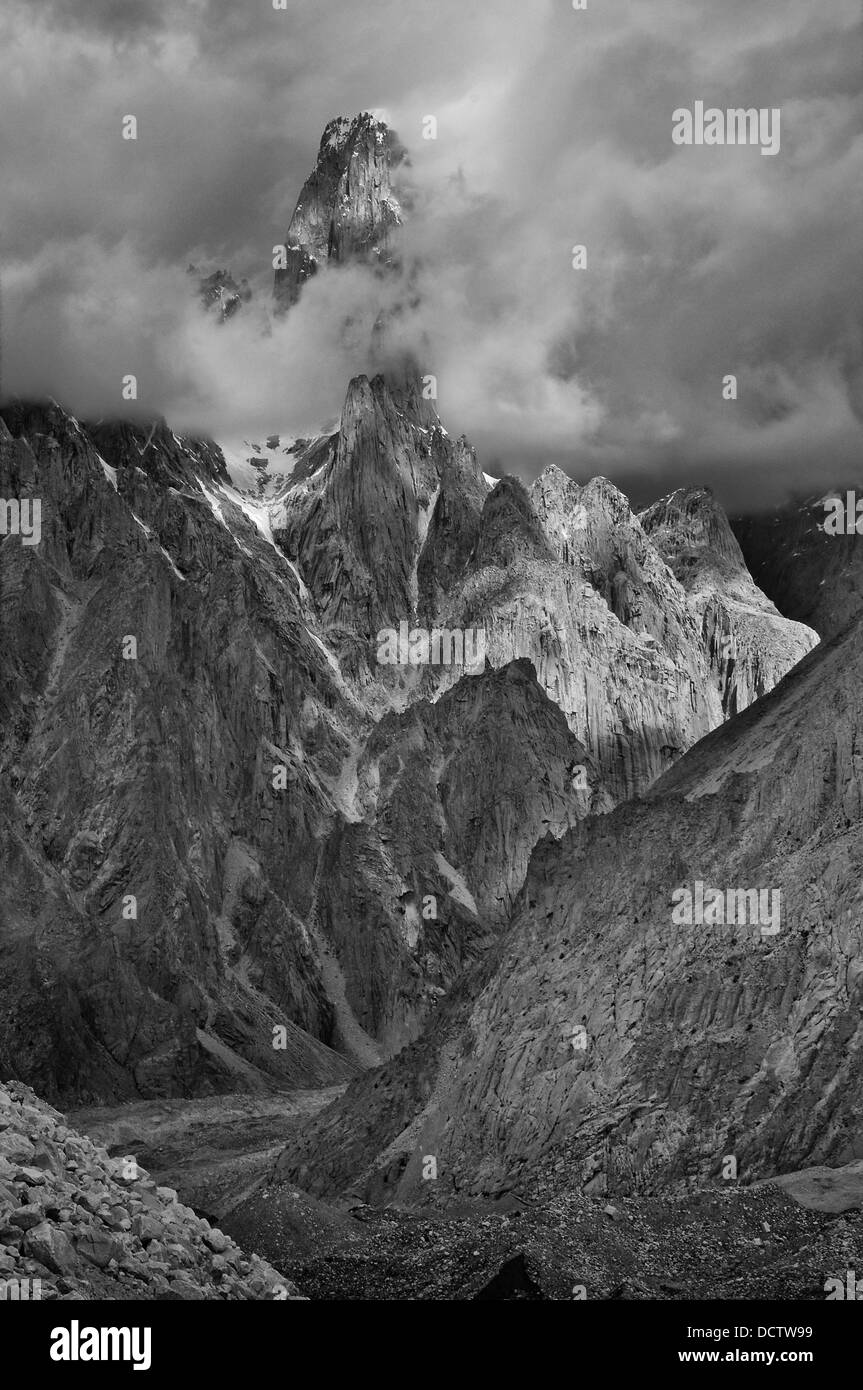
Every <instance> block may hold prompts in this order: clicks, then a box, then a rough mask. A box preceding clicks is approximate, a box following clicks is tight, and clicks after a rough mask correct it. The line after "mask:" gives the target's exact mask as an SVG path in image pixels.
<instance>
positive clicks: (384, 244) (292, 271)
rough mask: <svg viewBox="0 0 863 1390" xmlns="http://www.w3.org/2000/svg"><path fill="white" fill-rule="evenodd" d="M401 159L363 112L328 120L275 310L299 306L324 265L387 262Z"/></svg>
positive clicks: (396, 222)
mask: <svg viewBox="0 0 863 1390" xmlns="http://www.w3.org/2000/svg"><path fill="white" fill-rule="evenodd" d="M404 160H405V151H404V149H403V147H402V146H401V144H400V143H399V141H398V138H397V137H396V135H395V134H394V133H393V131H391V130H390V128H389V127H388V126H387V125H386V124H385V123H384V122H383V121H379V120H376V119H375V118H374V117H373V116H371V115H370V114H369V113H368V112H367V111H366V112H362V113H361V114H360V115H358V116H355V117H353V119H351V118H349V117H347V116H339V117H337V118H336V119H335V120H333V121H330V123H329V124H328V125H327V127H326V129H325V130H324V133H323V136H322V137H321V145H320V149H319V151H318V157H317V161H316V164H315V168H314V170H313V172H312V173H311V175H310V176H309V178H308V179H307V180H306V182H305V183H304V184H303V187H302V189H301V191H300V196H299V198H298V200H297V205H296V207H295V209H294V213H293V216H292V218H291V221H290V224H289V226H288V230H287V233H286V235H285V241H284V245H285V248H286V261H287V264H286V265H285V267H284V268H281V269H277V270H276V273H275V284H274V296H275V302H276V305H277V307H278V308H280V309H282V310H284V309H287V308H289V307H290V306H291V305H292V304H294V303H296V301H297V299H298V298H299V295H300V291H301V289H302V287H303V285H304V283H305V282H306V280H308V279H309V277H310V276H311V275H314V274H316V272H317V271H318V270H319V269H320V267H321V266H325V265H327V264H330V263H332V264H344V263H345V262H346V261H349V260H357V259H362V260H365V261H371V262H372V263H373V264H380V265H386V264H387V263H388V261H389V258H390V257H391V255H392V234H393V231H394V229H395V228H396V227H398V226H400V225H401V221H402V209H401V205H400V203H399V198H398V195H397V188H396V180H395V175H396V173H397V171H398V168H399V166H400V165H401V164H403V163H404Z"/></svg>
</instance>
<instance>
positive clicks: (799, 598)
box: [731, 483, 863, 639]
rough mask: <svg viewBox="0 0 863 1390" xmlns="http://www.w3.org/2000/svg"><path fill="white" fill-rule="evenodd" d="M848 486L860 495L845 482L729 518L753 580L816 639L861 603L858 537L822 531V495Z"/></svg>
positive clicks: (860, 492) (861, 490)
mask: <svg viewBox="0 0 863 1390" xmlns="http://www.w3.org/2000/svg"><path fill="white" fill-rule="evenodd" d="M849 490H850V491H853V492H854V493H855V497H857V498H863V487H861V486H860V484H859V483H849V484H848V486H847V487H845V486H844V485H843V486H841V487H838V488H836V489H834V490H831V491H830V492H828V493H826V494H825V495H824V496H822V497H808V498H805V499H798V500H797V501H794V502H790V503H788V505H787V506H785V507H782V508H780V509H779V510H778V511H776V512H773V513H763V514H759V515H755V516H737V517H734V518H733V520H732V523H731V524H732V526H733V528H734V534H735V536H736V537H737V540H738V541H739V543H740V547H741V550H742V553H743V556H744V558H745V561H746V564H747V565H748V566H749V569H750V570H751V572H752V574H753V576H754V578H755V581H756V583H757V584H759V585H760V586H761V588H762V589H763V590H764V592H765V594H767V595H768V597H769V598H770V599H772V600H773V602H774V603H775V604H776V606H777V608H778V609H779V610H780V612H782V613H784V614H785V616H786V617H788V618H795V619H797V621H798V622H801V623H808V625H809V626H810V627H813V628H814V629H815V631H816V632H817V633H818V634H819V636H820V637H821V638H822V639H826V638H828V637H832V636H834V634H835V633H837V632H841V631H842V629H843V627H845V625H846V624H847V623H849V622H850V621H851V619H852V618H854V617H855V616H856V615H857V614H858V613H859V612H860V610H861V608H863V549H861V541H863V537H860V536H858V535H857V534H856V532H854V533H852V534H850V535H845V534H839V535H835V536H834V535H828V534H826V533H825V531H824V521H825V518H826V517H827V515H828V509H827V508H826V507H825V505H824V502H825V500H826V498H829V497H841V498H845V496H846V494H847V492H848V491H849Z"/></svg>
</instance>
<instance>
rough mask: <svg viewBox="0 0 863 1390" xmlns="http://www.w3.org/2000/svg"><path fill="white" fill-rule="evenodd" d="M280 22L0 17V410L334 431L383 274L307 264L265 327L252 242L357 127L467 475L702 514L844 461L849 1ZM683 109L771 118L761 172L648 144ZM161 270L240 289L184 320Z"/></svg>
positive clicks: (167, 2)
mask: <svg viewBox="0 0 863 1390" xmlns="http://www.w3.org/2000/svg"><path fill="white" fill-rule="evenodd" d="M288 5H289V8H288V10H286V11H279V10H274V9H273V7H272V0H182V2H181V3H175V0H42V3H40V4H39V5H34V4H33V3H32V0H4V3H3V8H2V13H0V52H2V53H3V79H2V82H0V130H2V146H0V148H2V155H0V173H2V182H0V254H2V260H0V279H2V289H3V315H4V317H3V322H2V350H3V389H4V391H5V392H6V393H9V392H15V393H22V394H24V393H26V394H31V395H32V394H35V395H42V394H46V393H50V394H52V395H55V396H56V397H58V399H60V400H61V401H63V403H64V404H67V405H68V406H69V407H70V408H71V409H72V410H73V411H74V412H76V413H77V414H79V415H82V416H91V415H94V414H113V413H118V412H120V411H121V410H122V409H123V403H122V401H121V398H120V378H121V377H122V375H123V374H124V373H127V372H130V373H135V375H136V376H137V378H138V381H139V395H140V401H139V404H140V407H141V409H142V410H143V411H144V412H145V413H154V412H158V413H162V414H164V415H166V416H167V418H168V420H169V422H170V423H171V424H172V425H173V426H174V428H176V429H178V430H179V429H197V430H202V431H205V432H207V433H210V434H213V435H214V436H215V437H216V438H220V437H221V438H229V439H236V438H237V437H242V436H245V437H247V438H260V437H261V436H262V435H265V434H269V433H274V432H283V433H294V434H298V433H308V432H310V431H312V430H314V429H316V428H321V427H323V426H325V425H327V424H329V423H331V422H332V421H333V420H335V419H337V417H338V413H339V409H340V406H341V402H342V400H343V398H344V394H345V388H346V385H347V381H348V379H349V378H350V376H351V375H352V374H354V373H356V372H360V371H364V370H368V369H369V367H370V362H369V360H368V358H367V350H368V349H367V337H366V335H365V334H363V333H358V334H356V335H354V337H353V339H352V338H351V336H350V335H347V336H346V335H345V333H344V323H345V319H346V317H348V316H352V317H353V318H354V319H355V321H358V322H360V321H363V318H364V316H368V315H370V314H373V313H374V312H375V311H376V309H377V307H378V300H379V299H380V297H381V295H382V294H383V295H384V296H386V295H392V294H394V293H395V289H393V288H392V287H391V288H390V289H387V290H382V289H381V284H380V281H378V280H374V279H373V278H372V277H371V276H370V275H368V274H366V273H365V272H364V271H362V270H359V269H355V270H351V271H347V272H334V273H333V274H330V275H322V276H319V277H317V279H316V280H315V281H314V282H312V283H311V284H310V285H309V286H308V287H307V289H306V291H305V292H304V294H303V297H302V300H301V302H300V304H299V306H298V307H297V308H296V309H295V310H294V311H293V312H292V313H291V314H290V315H288V317H287V319H286V320H285V321H284V322H283V323H281V324H278V325H277V326H276V327H275V329H273V330H272V331H268V329H267V322H266V320H267V311H268V296H269V290H270V286H271V282H272V248H273V245H274V244H275V243H277V242H279V241H281V240H282V239H283V237H284V234H285V231H286V229H287V225H288V221H289V219H290V215H291V212H292V211H293V207H294V203H295V201H296V198H297V195H298V192H299V189H300V187H301V185H302V183H303V181H304V179H305V178H306V176H307V175H308V174H309V172H310V171H311V169H312V167H313V164H314V159H315V154H316V151H317V147H318V143H319V140H320V135H321V131H322V129H323V126H324V125H325V124H326V122H327V121H328V120H329V119H330V118H331V117H333V116H335V115H340V114H347V115H352V114H355V113H356V112H358V111H361V110H369V109H371V110H377V111H382V112H385V113H386V114H387V116H388V118H389V119H390V121H391V123H392V124H393V126H394V127H395V128H396V130H397V131H398V133H399V135H400V136H401V138H402V140H403V142H404V143H405V144H406V145H407V147H408V149H409V151H410V154H411V159H412V177H413V178H414V180H415V182H416V184H417V187H418V211H417V214H416V218H415V221H414V223H412V224H411V226H410V227H409V228H408V229H407V230H406V233H405V237H406V241H407V250H408V251H409V252H411V253H412V252H417V253H418V254H421V259H422V266H423V270H422V273H421V276H420V283H419V288H420V291H421V298H420V304H419V306H418V309H417V310H416V312H415V313H414V314H413V315H412V316H410V317H408V318H407V319H404V320H403V321H402V322H403V332H404V333H405V334H406V335H407V336H408V337H409V338H410V339H412V340H414V341H415V342H416V343H421V344H422V353H423V356H424V360H427V362H428V370H429V371H431V372H434V374H435V375H436V376H437V378H438V383H439V408H440V412H441V416H442V418H443V421H444V423H445V424H446V425H447V427H448V428H449V430H450V432H451V433H462V432H463V433H466V434H467V435H468V437H469V438H470V439H471V440H472V442H473V443H474V444H476V446H477V447H478V449H479V451H480V456H481V462H482V464H483V467H484V468H485V469H486V471H488V472H491V473H500V472H503V471H511V472H517V473H519V474H520V475H521V476H522V477H523V478H525V479H528V478H530V477H532V476H533V475H534V474H535V473H536V472H537V471H539V469H541V468H542V467H543V466H544V465H545V464H546V463H548V462H555V463H558V464H560V465H561V466H562V467H565V468H566V469H567V471H569V472H570V473H571V474H572V475H573V476H574V477H576V478H577V479H579V480H585V479H586V478H588V477H589V476H591V475H592V474H594V473H597V472H601V473H605V474H606V475H607V476H609V477H611V478H613V479H614V480H615V481H616V482H617V483H618V484H619V485H620V486H622V487H624V488H625V489H626V490H627V491H629V492H631V493H632V494H633V495H634V496H636V497H637V498H639V499H640V500H643V499H647V498H649V497H651V496H652V495H654V494H658V493H659V492H661V491H664V490H667V488H668V487H670V486H675V485H678V484H680V483H684V482H685V483H693V484H700V483H702V482H704V481H707V482H709V483H712V484H713V485H714V486H715V487H716V488H717V491H718V492H719V494H720V496H722V498H723V500H724V501H726V503H727V504H728V505H730V506H736V505H745V504H749V503H751V502H753V501H759V500H764V501H766V500H768V498H769V497H771V496H778V495H780V494H781V493H782V492H783V491H784V490H786V489H788V488H792V487H798V486H810V485H818V484H819V483H820V482H822V481H823V482H825V483H827V482H832V481H836V480H839V479H842V478H845V477H848V476H849V475H854V474H856V475H857V476H860V475H861V474H863V468H861V466H860V465H861V441H863V308H861V304H863V293H861V287H863V274H861V267H863V94H861V77H860V74H861V63H863V38H861V29H860V4H859V0H588V8H587V10H585V11H575V10H573V8H572V4H571V0H519V2H518V3H517V2H516V0H484V3H481V4H469V3H466V2H465V0H435V3H433V4H431V3H428V0H362V3H359V0H288ZM699 100H700V101H704V102H705V103H706V104H707V106H717V107H720V108H723V109H724V108H726V107H737V106H744V107H750V106H752V107H757V108H775V107H778V108H779V109H780V111H781V125H780V130H781V147H780V150H779V153H778V154H777V155H776V156H775V157H765V156H762V155H761V153H760V151H759V149H758V148H750V147H701V148H695V147H681V146H677V145H675V144H674V143H673V142H672V139H671V131H672V113H673V111H674V110H675V109H676V108H678V107H690V108H691V107H692V106H693V104H694V102H695V101H699ZM126 114H134V115H135V116H136V117H137V120H138V139H137V141H135V142H132V141H124V140H123V139H122V138H121V123H122V117H123V116H124V115H126ZM428 114H433V115H435V116H436V117H437V120H438V139H437V140H436V141H425V140H423V139H422V118H423V117H424V116H425V115H428ZM577 243H581V244H585V245H586V247H587V269H586V270H574V269H573V268H572V264H571V260H572V247H573V246H574V245H575V244H577ZM190 261H194V262H195V263H196V264H199V265H202V266H203V267H204V268H206V269H210V268H214V267H215V266H217V265H218V266H223V267H230V268H231V269H232V271H233V272H234V274H235V275H236V276H238V277H239V276H242V275H245V276H248V277H249V279H250V281H251V282H252V283H253V284H254V285H255V287H256V289H257V290H258V294H257V295H256V298H255V300H254V301H253V305H252V306H250V307H249V308H248V309H244V311H243V313H242V315H239V316H238V317H237V318H236V319H235V320H233V321H232V322H231V323H229V324H228V325H226V326H225V327H219V326H218V325H217V324H215V322H214V321H212V320H211V319H207V318H205V317H203V316H202V315H201V314H200V313H199V312H198V309H197V307H196V305H195V303H194V301H193V298H192V296H191V294H190V282H189V277H187V276H186V274H185V271H186V266H187V265H188V264H189V262H190ZM727 373H734V374H735V375H736V376H737V378H738V392H739V397H738V400H737V401H724V400H723V399H722V379H723V376H724V375H725V374H727Z"/></svg>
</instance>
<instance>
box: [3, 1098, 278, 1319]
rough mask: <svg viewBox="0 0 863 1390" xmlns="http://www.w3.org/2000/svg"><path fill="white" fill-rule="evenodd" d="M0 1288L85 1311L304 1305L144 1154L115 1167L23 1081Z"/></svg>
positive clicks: (9, 1104) (10, 1159) (7, 1154)
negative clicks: (147, 1163)
mask: <svg viewBox="0 0 863 1390" xmlns="http://www.w3.org/2000/svg"><path fill="white" fill-rule="evenodd" d="M0 1287H2V1295H1V1296H2V1297H4V1298H5V1299H10V1298H17V1299H19V1300H20V1299H29V1300H34V1299H45V1300H55V1299H59V1300H72V1301H75V1302H78V1301H81V1300H84V1301H90V1300H93V1299H135V1300H137V1301H146V1300H151V1299H157V1300H163V1299H171V1300H181V1301H192V1300H201V1299H214V1300H235V1301H236V1300H248V1299H271V1300H272V1299H276V1300H287V1299H291V1300H296V1299H301V1298H302V1297H303V1295H302V1294H300V1293H299V1291H298V1290H297V1288H296V1285H295V1284H293V1283H292V1282H291V1280H290V1279H287V1278H285V1276H284V1275H282V1274H280V1273H279V1272H278V1270H276V1269H274V1268H273V1267H272V1265H270V1264H268V1263H267V1262H266V1261H265V1260H262V1259H261V1258H260V1256H258V1255H252V1256H251V1257H249V1256H247V1255H245V1254H244V1253H243V1251H242V1250H240V1249H239V1247H238V1246H237V1245H235V1244H234V1242H233V1241H232V1240H231V1239H230V1238H229V1237H228V1236H226V1235H225V1234H224V1233H223V1232H222V1231H220V1230H218V1229H217V1228H215V1227H213V1226H211V1225H210V1223H209V1221H207V1220H205V1219H202V1218H200V1217H198V1216H197V1215H196V1214H195V1212H194V1211H192V1210H191V1208H190V1207H187V1206H184V1205H183V1203H182V1202H180V1201H179V1200H178V1198H177V1193H176V1192H175V1191H173V1190H172V1189H171V1188H167V1187H159V1186H157V1184H156V1183H155V1182H154V1181H153V1180H152V1179H151V1177H150V1175H149V1173H147V1172H146V1170H145V1169H144V1168H142V1167H141V1166H140V1165H139V1164H138V1163H137V1161H136V1160H135V1157H134V1155H131V1154H130V1155H128V1156H124V1157H120V1158H111V1157H109V1155H108V1153H107V1151H106V1150H105V1149H104V1148H101V1147H100V1146H98V1145H97V1144H94V1143H93V1142H92V1140H90V1139H88V1138H86V1137H85V1136H84V1135H81V1134H77V1133H76V1132H75V1130H74V1129H71V1128H70V1127H69V1126H68V1125H67V1124H66V1122H65V1120H64V1118H63V1116H62V1115H60V1114H58V1113H57V1111H56V1110H53V1109H52V1108H51V1107H50V1106H48V1105H46V1104H45V1103H44V1102H43V1101H41V1100H39V1099H38V1097H37V1096H36V1095H35V1094H34V1093H33V1092H32V1091H31V1090H30V1089H29V1087H26V1086H22V1085H21V1084H20V1083H19V1082H16V1081H10V1082H6V1083H4V1084H2V1085H0Z"/></svg>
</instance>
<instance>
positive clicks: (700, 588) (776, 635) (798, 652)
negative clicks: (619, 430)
mask: <svg viewBox="0 0 863 1390" xmlns="http://www.w3.org/2000/svg"><path fill="white" fill-rule="evenodd" d="M639 520H640V522H641V524H642V526H643V527H644V530H645V532H646V533H647V535H649V536H650V539H651V541H652V542H653V544H654V545H655V547H656V549H657V550H658V551H659V553H660V554H661V555H662V557H663V559H664V560H665V561H666V563H667V564H668V566H669V568H670V569H671V571H672V573H673V574H674V576H675V578H676V579H677V580H679V582H680V583H681V584H682V585H683V587H684V588H685V590H686V592H687V594H688V596H689V598H690V601H691V604H692V606H693V607H694V609H695V612H696V614H697V615H698V616H699V617H700V620H701V635H702V640H703V642H704V644H705V646H706V648H707V651H708V654H709V658H710V667H711V672H712V674H713V677H714V680H715V682H716V684H717V688H718V690H719V693H720V695H721V697H722V708H723V711H724V713H725V716H726V717H728V716H729V715H732V714H737V713H738V712H739V711H740V710H743V709H745V708H746V706H747V705H750V704H751V703H752V701H753V700H756V699H758V697H759V696H760V695H763V694H765V693H766V692H767V691H768V690H772V689H773V686H774V685H775V684H776V682H777V681H778V680H781V678H782V676H784V674H785V672H786V671H788V670H789V669H790V668H791V667H792V666H794V665H795V664H796V663H797V662H798V661H800V660H802V658H803V657H804V656H805V655H806V653H807V652H808V651H811V649H812V647H813V646H814V645H815V643H816V640H817V639H816V636H815V633H814V632H813V631H812V629H811V628H809V627H805V626H804V625H803V624H802V623H794V622H790V621H788V619H787V617H786V618H783V616H782V615H781V614H780V613H779V612H778V610H777V609H776V608H775V606H774V605H773V604H772V603H771V602H770V600H769V599H768V598H767V596H766V595H765V594H763V593H762V592H761V590H760V589H759V588H758V587H757V586H756V584H755V582H754V580H753V578H752V576H751V574H750V573H749V571H748V570H747V568H746V563H745V561H744V559H743V554H742V552H741V550H740V546H739V545H738V544H737V541H736V540H735V538H734V533H733V531H732V530H731V527H730V525H729V523H728V519H727V517H726V516H725V514H724V512H722V510H721V509H720V508H719V506H718V505H717V503H716V501H715V500H714V498H713V495H712V493H710V492H709V490H706V489H704V488H697V489H696V488H690V489H685V488H679V489H678V490H677V491H676V492H673V493H671V495H670V496H669V497H664V498H663V499H662V500H661V501H660V502H656V503H654V505H653V506H652V507H648V508H647V509H646V510H645V511H643V512H641V513H640V514H639Z"/></svg>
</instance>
